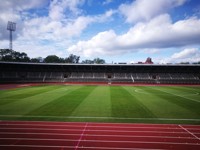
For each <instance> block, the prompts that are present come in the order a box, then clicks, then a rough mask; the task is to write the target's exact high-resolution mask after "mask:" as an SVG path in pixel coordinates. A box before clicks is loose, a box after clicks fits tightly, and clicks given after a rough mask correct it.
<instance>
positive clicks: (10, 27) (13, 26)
mask: <svg viewBox="0 0 200 150" xmlns="http://www.w3.org/2000/svg"><path fill="white" fill-rule="evenodd" d="M7 30H9V31H10V44H9V48H10V50H12V32H13V31H15V30H16V23H14V22H11V21H8V25H7Z"/></svg>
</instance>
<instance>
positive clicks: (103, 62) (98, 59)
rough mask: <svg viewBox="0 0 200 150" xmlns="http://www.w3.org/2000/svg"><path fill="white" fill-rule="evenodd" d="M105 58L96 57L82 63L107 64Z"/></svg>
mask: <svg viewBox="0 0 200 150" xmlns="http://www.w3.org/2000/svg"><path fill="white" fill-rule="evenodd" d="M105 63H106V62H105V60H104V59H100V58H95V59H94V60H89V59H86V60H83V61H82V64H105Z"/></svg>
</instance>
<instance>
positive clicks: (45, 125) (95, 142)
mask: <svg viewBox="0 0 200 150" xmlns="http://www.w3.org/2000/svg"><path fill="white" fill-rule="evenodd" d="M0 149H1V150H22V149H23V150H33V149H34V150H35V149H36V150H46V149H48V150H134V149H136V150H139V149H173V150H179V149H181V150H197V149H200V125H198V126H197V125H169V124H164V125H161V124H123V123H75V122H40V121H0Z"/></svg>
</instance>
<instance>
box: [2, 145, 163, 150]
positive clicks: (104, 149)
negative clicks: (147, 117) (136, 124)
mask: <svg viewBox="0 0 200 150" xmlns="http://www.w3.org/2000/svg"><path fill="white" fill-rule="evenodd" d="M10 146H11V147H35V148H40V147H42V148H60V147H62V146H48V145H0V147H10ZM63 148H74V146H63ZM82 148H83V147H79V149H82ZM85 148H86V149H103V150H107V149H110V150H121V149H123V150H164V149H157V148H154V149H149V148H123V147H122V148H117V147H84V149H85Z"/></svg>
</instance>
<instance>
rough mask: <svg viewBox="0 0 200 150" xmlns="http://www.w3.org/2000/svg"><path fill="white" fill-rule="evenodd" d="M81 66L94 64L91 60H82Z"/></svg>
mask: <svg viewBox="0 0 200 150" xmlns="http://www.w3.org/2000/svg"><path fill="white" fill-rule="evenodd" d="M82 64H94V61H93V60H89V59H86V60H83V61H82Z"/></svg>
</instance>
